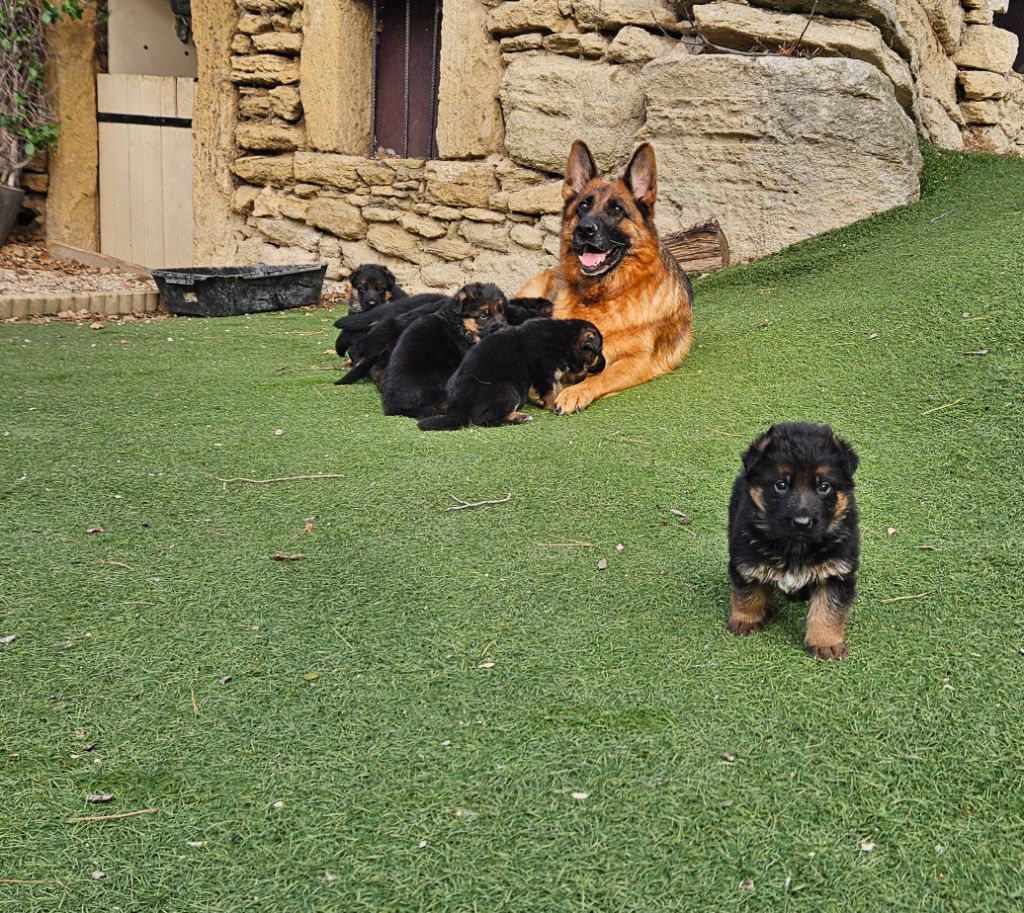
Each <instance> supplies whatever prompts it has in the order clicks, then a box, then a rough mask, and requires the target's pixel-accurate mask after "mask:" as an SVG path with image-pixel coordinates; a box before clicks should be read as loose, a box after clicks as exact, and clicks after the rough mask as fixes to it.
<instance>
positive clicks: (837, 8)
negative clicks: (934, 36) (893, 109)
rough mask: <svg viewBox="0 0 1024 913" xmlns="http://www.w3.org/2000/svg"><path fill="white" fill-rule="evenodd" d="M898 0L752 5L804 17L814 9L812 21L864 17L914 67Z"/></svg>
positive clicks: (759, 1) (756, 0) (763, 0)
mask: <svg viewBox="0 0 1024 913" xmlns="http://www.w3.org/2000/svg"><path fill="white" fill-rule="evenodd" d="M950 2H956V0H950ZM899 3H900V0H753V5H754V6H763V7H768V8H770V9H774V10H780V11H782V12H795V13H804V14H805V17H804V18H805V20H806V19H807V18H808V17H809V16H810V14H811V12H812V11H813V12H814V13H815V18H814V20H813V21H815V22H818V21H820V20H821V17H823V16H829V17H834V18H836V19H863V20H865V21H867V22H870V23H871V24H872V25H876V26H878V28H879V29H880V30H881V32H882V36H883V37H884V38H885V42H886V44H888V45H889V46H890V47H891V48H892V49H893V50H894V51H896V52H897V53H898V54H899V55H900V56H901V57H903V58H904V59H905V60H906V61H908V62H909V63H910V66H911V67H912V68H913V67H914V66H915V65H916V61H915V49H914V44H913V41H912V40H911V39H910V37H909V36H908V35H907V33H906V31H905V30H904V28H903V24H902V22H901V21H900V15H899V13H898V10H897V7H898V6H899Z"/></svg>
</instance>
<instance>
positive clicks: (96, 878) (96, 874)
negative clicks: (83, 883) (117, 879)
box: [92, 869, 107, 881]
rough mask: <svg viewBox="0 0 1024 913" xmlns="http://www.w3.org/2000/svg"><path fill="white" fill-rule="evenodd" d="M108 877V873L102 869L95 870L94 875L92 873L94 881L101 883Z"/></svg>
mask: <svg viewBox="0 0 1024 913" xmlns="http://www.w3.org/2000/svg"><path fill="white" fill-rule="evenodd" d="M106 877H107V873H106V872H104V871H102V870H101V869H93V873H92V878H93V881H100V880H101V879H103V878H106Z"/></svg>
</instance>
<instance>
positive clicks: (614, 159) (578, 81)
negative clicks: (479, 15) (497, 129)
mask: <svg viewBox="0 0 1024 913" xmlns="http://www.w3.org/2000/svg"><path fill="white" fill-rule="evenodd" d="M500 97H501V107H502V110H503V111H504V112H505V146H506V148H507V149H508V154H509V156H510V157H511V158H512V160H513V161H515V162H516V163H517V164H519V165H524V166H525V167H527V168H535V169H538V170H540V171H548V172H552V173H555V174H561V173H562V171H563V169H564V168H565V162H566V159H567V158H568V155H569V148H570V146H572V142H573V140H575V139H582V140H584V141H585V142H586V143H587V145H588V146H589V147H590V150H591V152H593V154H594V158H595V159H596V160H597V164H598V166H599V167H601V168H612V167H616V166H618V165H621V164H624V163H625V162H626V161H628V159H629V156H630V155H631V154H632V152H633V146H634V137H635V136H636V133H637V131H638V130H639V129H640V127H641V126H642V125H643V121H644V96H643V89H642V87H641V85H640V78H639V76H638V75H637V74H636V73H635V72H633V71H632V70H630V69H629V68H627V67H621V66H609V65H608V64H605V63H596V62H592V61H587V60H572V59H570V58H568V57H555V56H547V55H545V56H538V57H520V58H518V59H516V60H514V61H512V63H511V64H510V65H509V68H508V69H507V70H506V71H505V75H504V77H503V78H502V81H501V96H500Z"/></svg>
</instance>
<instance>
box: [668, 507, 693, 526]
mask: <svg viewBox="0 0 1024 913" xmlns="http://www.w3.org/2000/svg"><path fill="white" fill-rule="evenodd" d="M669 513H670V514H672V515H673V516H675V517H678V518H679V523H680V524H681V525H682V526H689V525H690V522H691V521H690V518H689V517H688V516H687V515H686V514H685V513H683V512H682V511H681V510H676V509H675V508H674V507H672V508H669Z"/></svg>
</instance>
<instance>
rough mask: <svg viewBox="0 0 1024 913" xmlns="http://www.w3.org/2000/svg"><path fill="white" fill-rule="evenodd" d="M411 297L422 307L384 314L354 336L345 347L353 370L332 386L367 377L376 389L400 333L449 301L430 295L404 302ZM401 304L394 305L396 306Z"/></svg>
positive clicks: (446, 298) (448, 299) (441, 296)
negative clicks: (367, 328) (420, 302)
mask: <svg viewBox="0 0 1024 913" xmlns="http://www.w3.org/2000/svg"><path fill="white" fill-rule="evenodd" d="M414 298H415V299H417V300H421V301H422V304H420V305H419V306H418V307H414V308H413V309H412V310H399V311H398V312H397V313H395V314H394V315H387V316H385V317H383V319H381V320H378V321H377V322H376V323H375V324H373V325H372V326H371V327H370V329H369V330H367V331H366V332H361V333H356V334H354V338H353V339H352V342H351V344H350V345H349V347H348V354H349V358H351V359H352V368H351V369H350V370H349V371H348V373H347V374H344V375H342V376H341V377H339V378H338V379H337V380H336V381H335V382H334V383H335V384H354V383H355V382H356V381H359V380H362V379H363V378H364V377H369V378H370V379H371V380H372V381H373V382H374V383H375V384H377V386H378V387H379V386H380V383H381V380H382V379H383V377H384V369H385V368H386V367H387V364H388V360H389V359H390V358H391V353H392V351H394V348H395V346H396V345H397V344H398V340H399V338H400V337H401V335H402V333H404V332H405V330H406V329H407V328H408V327H410V326H411V325H412V324H413V323H414V322H415V321H417V320H418V319H419V318H420V317H423V316H424V315H426V314H433V313H434V311H436V310H438V309H439V308H440V307H442V306H443V305H445V304H446V303H449V302H450V301H451V300H452V299H451V297H450V296H447V295H435V294H429V295H414V296H411V297H410V298H408V299H406V301H412V300H413V299H414ZM404 303H405V302H395V307H396V308H397V307H399V306H400V305H401V304H404Z"/></svg>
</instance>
